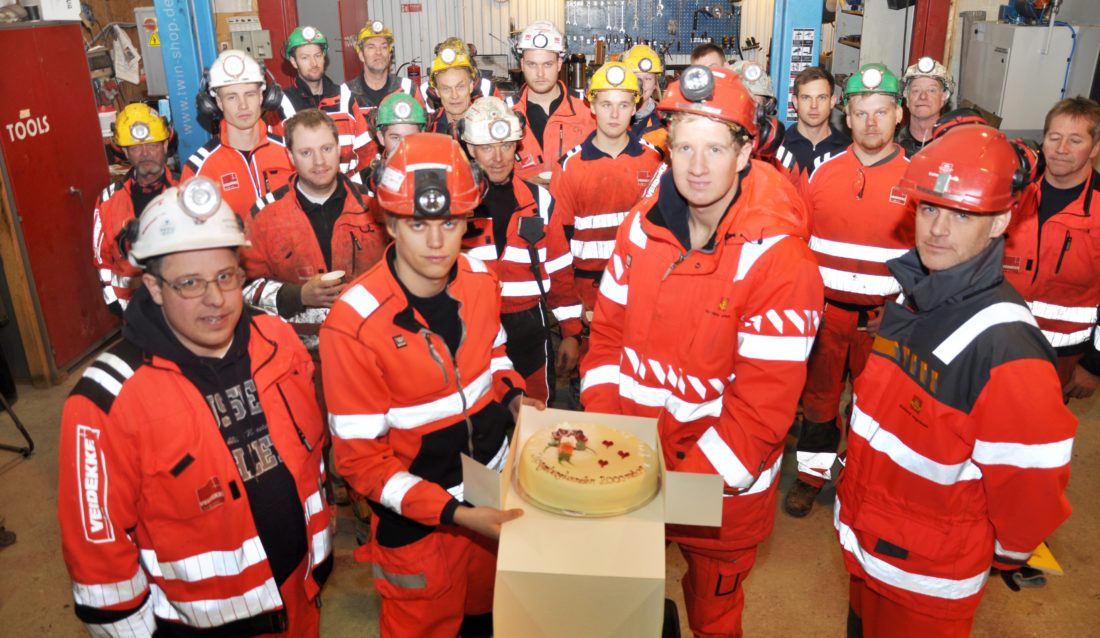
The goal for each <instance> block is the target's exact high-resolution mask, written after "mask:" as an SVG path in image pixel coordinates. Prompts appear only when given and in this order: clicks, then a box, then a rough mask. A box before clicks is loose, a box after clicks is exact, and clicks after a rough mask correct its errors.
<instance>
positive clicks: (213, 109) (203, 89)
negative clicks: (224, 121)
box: [195, 71, 222, 120]
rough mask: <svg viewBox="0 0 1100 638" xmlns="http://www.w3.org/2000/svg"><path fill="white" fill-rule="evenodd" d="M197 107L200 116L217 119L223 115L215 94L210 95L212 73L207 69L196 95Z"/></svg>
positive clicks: (203, 73)
mask: <svg viewBox="0 0 1100 638" xmlns="http://www.w3.org/2000/svg"><path fill="white" fill-rule="evenodd" d="M195 109H196V110H197V111H198V114H199V117H202V118H205V119H209V120H217V119H219V118H221V115H222V112H221V109H219V108H218V102H217V101H216V100H215V99H214V96H213V95H210V74H209V73H208V72H206V71H203V72H202V79H201V80H199V92H198V94H197V95H195Z"/></svg>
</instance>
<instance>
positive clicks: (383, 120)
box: [374, 91, 428, 129]
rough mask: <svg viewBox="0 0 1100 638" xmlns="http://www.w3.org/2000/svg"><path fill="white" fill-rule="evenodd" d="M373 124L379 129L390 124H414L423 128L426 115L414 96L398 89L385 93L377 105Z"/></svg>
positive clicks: (426, 123) (426, 121) (425, 123)
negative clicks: (384, 96)
mask: <svg viewBox="0 0 1100 638" xmlns="http://www.w3.org/2000/svg"><path fill="white" fill-rule="evenodd" d="M374 124H375V126H376V127H377V128H379V129H380V128H382V127H383V126H389V125H390V124H416V125H418V126H420V128H421V129H423V128H424V127H426V126H427V125H428V115H427V114H426V113H425V112H424V107H423V106H420V102H417V101H416V98H414V97H413V96H411V95H409V94H408V93H404V92H401V91H398V92H395V93H391V94H389V95H387V96H386V98H385V99H384V100H382V103H381V104H379V105H378V111H377V112H376V113H375V116H374Z"/></svg>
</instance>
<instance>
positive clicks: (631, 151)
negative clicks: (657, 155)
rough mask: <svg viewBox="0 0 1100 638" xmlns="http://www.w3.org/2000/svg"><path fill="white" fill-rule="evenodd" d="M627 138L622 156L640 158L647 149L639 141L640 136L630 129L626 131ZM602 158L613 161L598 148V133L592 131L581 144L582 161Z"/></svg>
mask: <svg viewBox="0 0 1100 638" xmlns="http://www.w3.org/2000/svg"><path fill="white" fill-rule="evenodd" d="M626 137H627V141H626V148H624V149H623V150H622V153H620V154H621V155H629V156H631V157H638V156H639V155H641V154H642V153H644V152H645V147H643V146H642V143H641V142H639V141H638V136H637V135H636V134H635V133H634V132H633V131H631V130H630V128H629V127H628V128H627V129H626ZM601 157H606V158H608V159H613V158H612V157H611V156H610V155H608V154H607V153H604V152H603V151H602V150H600V149H599V148H598V147H597V146H596V131H592V132H591V133H589V134H588V137H587V138H585V140H584V141H583V142H581V159H583V160H585V161H591V160H597V159H600V158H601Z"/></svg>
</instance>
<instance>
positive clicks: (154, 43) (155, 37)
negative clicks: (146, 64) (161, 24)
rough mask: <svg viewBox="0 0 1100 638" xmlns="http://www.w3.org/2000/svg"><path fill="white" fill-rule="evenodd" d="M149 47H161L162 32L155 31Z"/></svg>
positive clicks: (150, 37)
mask: <svg viewBox="0 0 1100 638" xmlns="http://www.w3.org/2000/svg"><path fill="white" fill-rule="evenodd" d="M149 46H151V47H159V46H160V31H154V32H153V34H152V35H150V36H149Z"/></svg>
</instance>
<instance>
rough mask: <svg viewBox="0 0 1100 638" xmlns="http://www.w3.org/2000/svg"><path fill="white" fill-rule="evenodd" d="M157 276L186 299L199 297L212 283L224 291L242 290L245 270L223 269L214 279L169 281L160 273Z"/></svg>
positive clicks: (191, 278)
mask: <svg viewBox="0 0 1100 638" xmlns="http://www.w3.org/2000/svg"><path fill="white" fill-rule="evenodd" d="M156 278H157V279H159V280H160V281H161V283H163V284H164V285H166V286H168V287H169V288H171V289H172V290H175V291H176V294H178V295H179V296H180V297H183V298H184V299H198V298H199V297H202V296H203V295H205V294H206V288H207V286H209V285H210V284H218V290H220V291H222V292H233V291H234V290H240V289H241V284H243V283H244V270H243V269H241V268H237V269H235V270H223V271H221V272H220V273H218V274H217V275H215V276H214V278H213V279H199V278H197V277H185V278H183V279H178V280H176V281H168V280H167V279H165V278H164V277H161V276H160V275H156Z"/></svg>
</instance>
